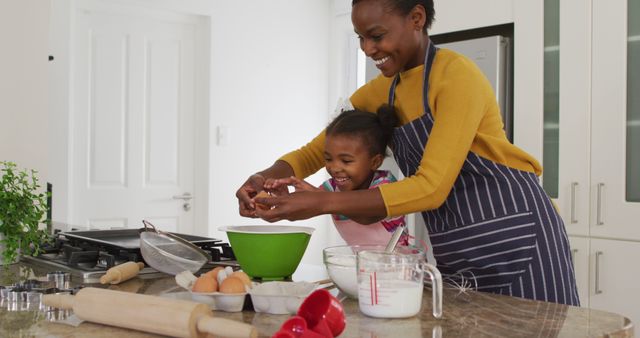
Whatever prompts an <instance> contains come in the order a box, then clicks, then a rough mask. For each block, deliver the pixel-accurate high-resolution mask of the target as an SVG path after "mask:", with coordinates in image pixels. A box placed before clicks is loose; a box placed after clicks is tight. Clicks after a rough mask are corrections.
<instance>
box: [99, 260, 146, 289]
mask: <svg viewBox="0 0 640 338" xmlns="http://www.w3.org/2000/svg"><path fill="white" fill-rule="evenodd" d="M143 268H144V263H142V262H137V263H136V262H126V263H122V264H120V265H116V266H114V267H112V268H111V269H109V270H107V273H106V274H104V275H103V276H102V277H100V284H108V283H111V284H118V283H121V282H124V281H126V280H129V279H131V278H133V277H135V276H137V275H138V272H140V270H142V269H143Z"/></svg>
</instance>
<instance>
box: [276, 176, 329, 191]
mask: <svg viewBox="0 0 640 338" xmlns="http://www.w3.org/2000/svg"><path fill="white" fill-rule="evenodd" d="M267 182H268V183H265V189H281V188H282V187H285V188H286V187H287V186H292V187H294V188H295V189H296V190H295V191H296V192H299V191H324V190H322V189H319V188H316V187H314V186H313V185H311V184H310V183H309V182H307V181H304V180H301V179H299V178H297V177H295V176H291V177H287V178H279V179H277V180H273V181H271V182H269V181H267ZM267 184H269V186H268V187H267ZM287 191H288V190H287Z"/></svg>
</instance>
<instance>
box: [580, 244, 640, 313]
mask: <svg viewBox="0 0 640 338" xmlns="http://www.w3.org/2000/svg"><path fill="white" fill-rule="evenodd" d="M638 253H640V243H637V242H630V241H618V240H608V239H596V238H592V239H591V249H590V254H589V257H590V267H591V268H592V271H593V273H591V276H590V286H591V287H590V289H589V296H590V298H589V306H590V307H591V308H592V309H598V310H605V311H611V312H615V313H619V314H621V315H623V316H625V317H627V318H629V319H631V321H632V322H633V323H634V324H635V325H637V323H640V311H639V309H638V300H639V299H640V283H638V277H640V264H638V263H637V261H636V260H637V258H638Z"/></svg>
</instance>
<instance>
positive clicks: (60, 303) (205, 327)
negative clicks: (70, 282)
mask: <svg viewBox="0 0 640 338" xmlns="http://www.w3.org/2000/svg"><path fill="white" fill-rule="evenodd" d="M42 302H43V303H44V304H46V305H48V306H52V307H56V308H61V309H73V312H74V313H75V315H76V316H77V317H78V318H80V319H82V320H86V321H90V322H94V323H100V324H106V325H112V326H117V327H122V328H128V329H134V330H140V331H145V332H151V333H157V334H162V335H167V336H172V337H185V338H187V337H193V338H196V337H198V338H202V337H206V336H207V334H212V335H214V336H224V337H249V338H254V337H257V336H258V332H257V330H256V329H255V328H254V327H253V326H251V325H249V324H245V323H241V322H238V321H234V320H230V319H224V318H214V317H213V312H212V311H211V309H210V308H209V306H207V305H206V304H201V303H196V302H192V301H188V300H180V299H172V298H164V297H158V296H150V295H142V294H137V293H129V292H122V291H114V290H107V289H100V288H91V287H87V288H83V289H81V290H80V291H78V293H77V294H76V295H75V296H71V295H54V294H51V295H44V296H43V299H42Z"/></svg>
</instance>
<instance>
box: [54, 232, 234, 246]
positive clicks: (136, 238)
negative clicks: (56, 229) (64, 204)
mask: <svg viewBox="0 0 640 338" xmlns="http://www.w3.org/2000/svg"><path fill="white" fill-rule="evenodd" d="M142 231H144V228H140V229H112V230H88V231H68V232H61V233H59V234H58V235H59V236H60V235H63V236H64V237H66V238H70V239H78V240H83V241H87V242H90V243H96V244H103V245H109V246H112V247H118V248H122V249H127V250H130V249H140V232H142ZM171 234H173V235H176V236H178V237H180V238H182V239H184V240H186V241H189V242H191V243H193V244H195V245H198V246H203V245H205V244H215V243H218V242H222V240H220V239H216V238H207V237H200V236H194V235H187V234H178V233H174V232H172V233H171Z"/></svg>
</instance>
